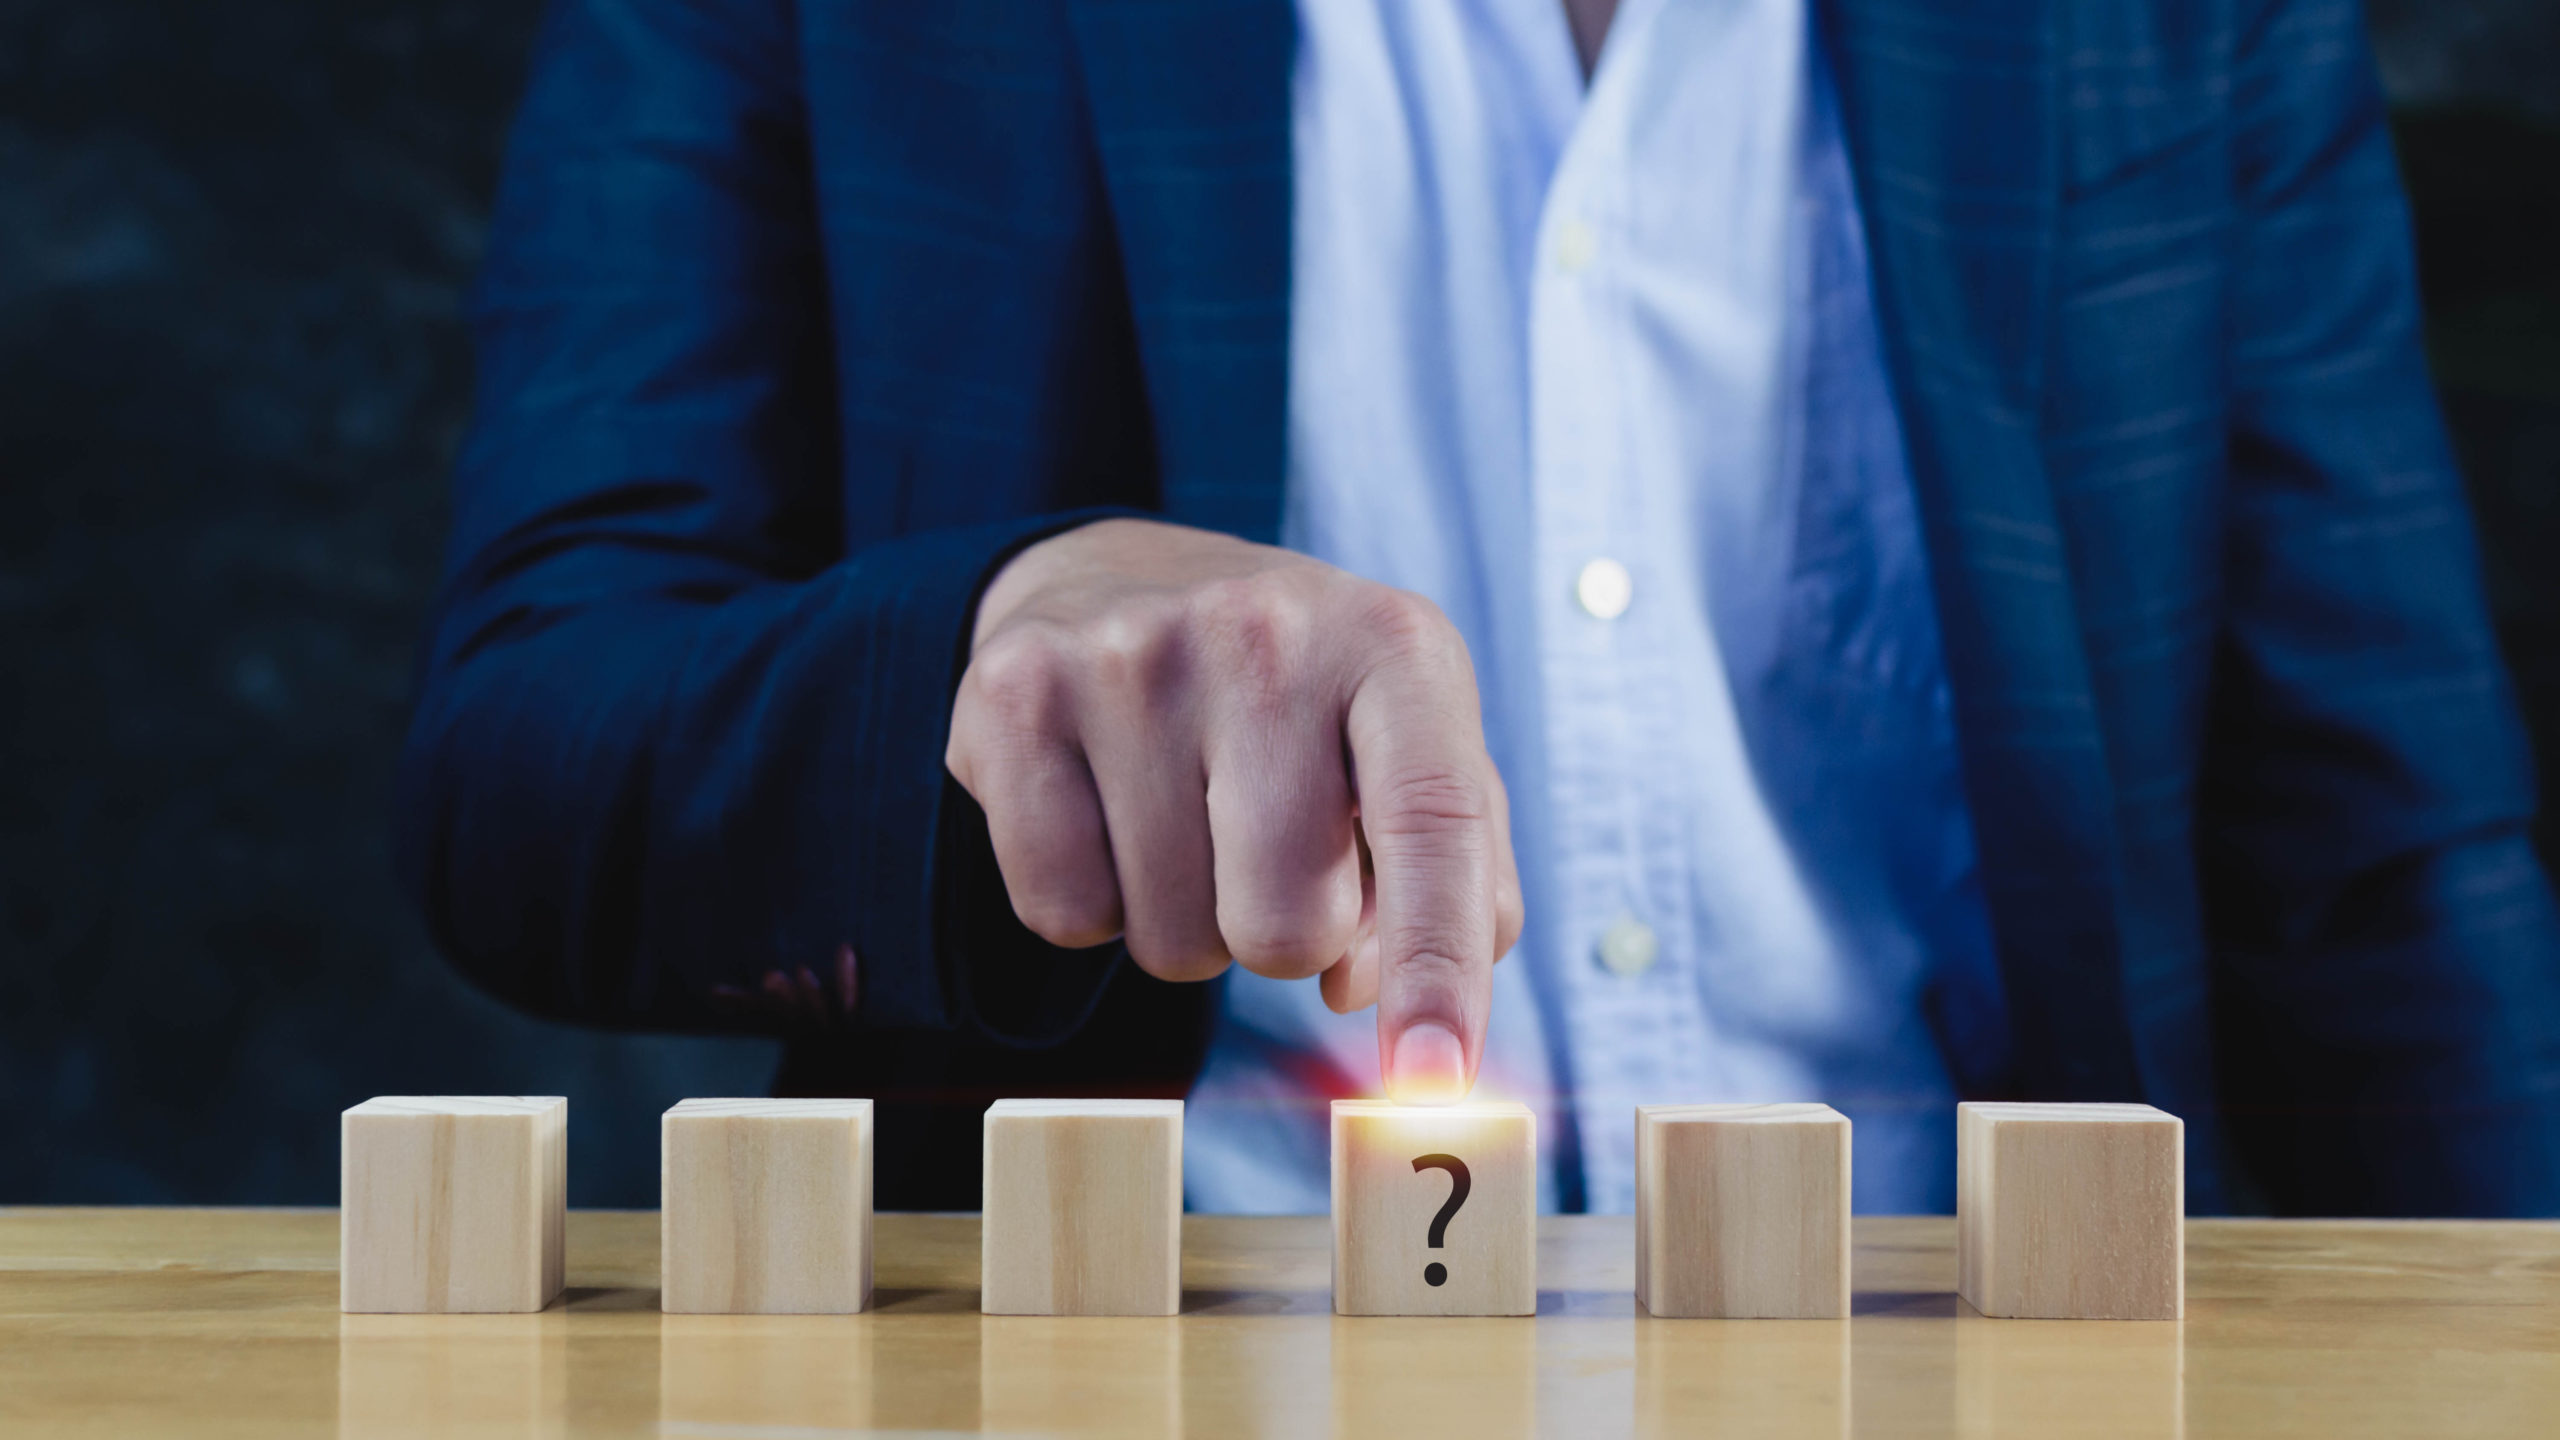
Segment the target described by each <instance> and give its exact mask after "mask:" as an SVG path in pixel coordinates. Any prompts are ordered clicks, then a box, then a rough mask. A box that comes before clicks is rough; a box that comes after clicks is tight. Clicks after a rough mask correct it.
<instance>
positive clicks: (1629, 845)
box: [1528, 134, 1707, 1209]
mask: <svg viewBox="0 0 2560 1440" xmlns="http://www.w3.org/2000/svg"><path fill="white" fill-rule="evenodd" d="M1624 170H1625V165H1624V151H1623V148H1622V147H1620V146H1618V145H1616V144H1613V143H1611V139H1610V137H1608V136H1605V135H1599V134H1580V135H1577V136H1576V137H1575V139H1574V142H1573V143H1572V145H1571V146H1569V147H1568V148H1567V151H1566V154H1565V156H1564V159H1563V162H1562V164H1561V165H1560V166H1559V167H1558V171H1557V174H1556V177H1555V180H1554V183H1553V184H1552V186H1551V187H1550V190H1549V194H1548V200H1547V205H1546V209H1545V213H1544V215H1543V216H1542V220H1541V234H1540V241H1541V243H1540V245H1539V247H1538V252H1537V253H1538V263H1537V266H1536V269H1535V272H1534V275H1533V279H1532V282H1531V296H1530V335H1529V346H1528V365H1529V390H1530V401H1531V403H1530V420H1531V423H1530V462H1531V463H1530V477H1531V483H1530V490H1531V495H1532V501H1533V505H1534V507H1535V514H1536V520H1537V523H1536V526H1535V531H1534V533H1535V537H1536V538H1535V542H1534V544H1535V555H1536V564H1535V570H1536V575H1535V581H1536V584H1537V586H1538V595H1539V601H1538V613H1539V615H1540V617H1541V624H1540V634H1541V649H1542V659H1543V665H1542V667H1541V668H1542V672H1543V675H1544V677H1545V703H1546V709H1547V723H1548V736H1549V744H1548V767H1549V787H1550V790H1549V793H1550V797H1551V805H1552V812H1551V813H1552V815H1553V817H1554V823H1555V824H1556V826H1557V830H1558V833H1557V835H1556V836H1555V839H1556V842H1557V843H1556V845H1555V849H1554V853H1555V855H1556V856H1557V863H1558V866H1559V869H1560V872H1561V873H1560V874H1559V876H1558V877H1557V878H1558V882H1559V883H1558V884H1557V886H1556V891H1555V893H1556V894H1557V895H1558V896H1559V897H1560V899H1561V900H1562V902H1563V911H1564V913H1563V914H1562V915H1560V916H1558V917H1556V920H1557V923H1556V924H1555V925H1554V926H1553V927H1551V928H1550V929H1549V930H1548V932H1547V933H1549V934H1550V935H1552V936H1554V937H1555V942H1556V947H1557V953H1556V954H1555V956H1554V961H1555V963H1556V965H1557V966H1558V968H1559V971H1560V973H1561V975H1562V977H1563V979H1564V982H1565V983H1564V984H1563V985H1561V986H1560V987H1559V989H1560V991H1561V993H1562V995H1563V998H1564V1000H1565V1003H1566V1009H1567V1015H1566V1017H1565V1020H1566V1028H1567V1033H1568V1038H1569V1044H1570V1050H1571V1053H1572V1055H1573V1056H1574V1057H1575V1074H1574V1092H1575V1093H1574V1106H1575V1112H1576V1113H1575V1118H1576V1121H1577V1126H1578V1129H1579V1133H1580V1136H1581V1140H1582V1147H1581V1148H1582V1153H1583V1170H1584V1181H1585V1185H1586V1187H1587V1194H1588V1197H1589V1201H1590V1203H1591V1205H1592V1206H1593V1207H1594V1208H1595V1209H1623V1208H1625V1207H1626V1205H1627V1204H1628V1203H1630V1201H1631V1198H1632V1194H1633V1174H1632V1157H1633V1140H1634V1137H1633V1115H1632V1111H1633V1107H1634V1105H1635V1104H1637V1103H1639V1102H1641V1101H1653V1100H1676V1099H1680V1098H1683V1097H1684V1096H1686V1095H1689V1094H1694V1093H1697V1090H1698V1086H1699V1084H1700V1081H1701V1079H1702V1075H1701V1073H1699V1072H1700V1063H1701V1059H1702V1057H1703V1054H1704V1052H1705V1044H1706V1037H1707V1026H1706V1023H1705V1017H1704V1015H1703V1013H1702V1001H1701V998H1700V993H1699V989H1698V986H1697V984H1696V979H1695V970H1694V966H1695V950H1694V945H1693V943H1692V941H1693V937H1694V926H1693V925H1692V924H1691V923H1690V917H1689V916H1688V915H1687V913H1686V910H1687V887H1686V886H1685V885H1684V884H1682V883H1681V877H1683V876H1685V875H1686V874H1687V866H1688V864H1689V863H1690V858H1691V857H1690V856H1689V855H1688V853H1687V851H1688V843H1687V840H1688V836H1687V830H1686V827H1685V826H1683V825H1682V824H1681V823H1680V821H1679V815H1678V808H1679V801H1678V798H1677V797H1678V794H1679V793H1680V792H1681V789H1682V787H1681V786H1680V784H1679V783H1678V780H1679V777H1677V776H1676V774H1673V773H1671V772H1672V768H1673V766H1674V765H1675V763H1676V762H1675V761H1674V759H1673V756H1674V753H1675V750H1676V746H1675V745H1674V744H1673V743H1672V741H1673V736H1672V733H1671V727H1672V726H1673V725H1674V724H1676V717H1675V716H1671V715H1667V714H1664V713H1662V712H1663V711H1664V710H1665V708H1666V706H1667V703H1668V701H1669V699H1670V695H1671V692H1670V690H1669V689H1668V688H1666V687H1667V677H1665V676H1663V675H1661V674H1660V667H1661V665H1662V664H1664V663H1666V657H1667V656H1668V655H1669V654H1671V653H1672V652H1673V651H1674V648H1675V647H1673V646H1672V645H1670V644H1668V643H1666V642H1667V641H1668V639H1669V636H1668V634H1667V633H1666V632H1667V629H1668V627H1669V626H1670V625H1671V624H1672V623H1673V621H1674V617H1672V616H1671V615H1670V614H1669V613H1668V611H1667V609H1666V607H1665V606H1664V605H1663V604H1662V603H1661V599H1660V595H1661V590H1662V589H1663V587H1661V586H1660V585H1658V584H1656V585H1655V586H1653V587H1652V589H1653V591H1654V594H1653V596H1652V603H1650V604H1649V603H1648V594H1647V591H1648V585H1647V580H1648V575H1649V573H1650V574H1651V575H1652V578H1654V579H1655V580H1657V581H1658V580H1659V578H1660V576H1659V573H1658V571H1656V570H1655V569H1654V567H1653V565H1652V564H1651V563H1650V562H1651V553H1652V547H1651V546H1650V545H1649V544H1648V543H1647V537H1648V535H1649V534H1650V533H1651V531H1652V527H1654V526H1656V525H1659V524H1663V523H1674V521H1675V517H1670V516H1657V515H1652V514H1649V513H1648V507H1647V506H1646V504H1645V496H1646V493H1647V487H1646V485H1645V484H1644V483H1642V482H1643V479H1644V477H1642V476H1641V475H1640V474H1639V473H1638V472H1637V471H1636V470H1635V469H1634V468H1632V467H1634V466H1636V465H1640V464H1642V463H1643V456H1642V455H1641V454H1639V453H1636V452H1637V450H1638V449H1639V447H1636V446H1633V445H1631V444H1630V443H1629V441H1630V440H1631V439H1632V438H1633V437H1632V436H1631V433H1630V430H1629V425H1630V422H1631V419H1632V417H1629V416H1627V415H1626V414H1624V412H1623V402H1622V400H1621V398H1620V393H1619V392H1620V387H1618V386H1617V385H1614V384H1613V383H1612V379H1611V370H1612V367H1613V366H1614V365H1617V364H1621V363H1624V360H1625V355H1626V347H1627V345H1628V343H1629V337H1628V336H1627V335H1626V334H1625V333H1624V325H1625V317H1624V295H1623V292H1622V290H1621V289H1620V287H1619V284H1618V277H1617V275H1616V274H1615V273H1613V266H1612V261H1613V259H1614V258H1615V256H1614V255H1613V248H1614V247H1615V246H1616V244H1617V243H1619V241H1620V239H1621V237H1622V235H1623V227H1620V226H1615V225H1613V224H1612V223H1611V212H1612V210H1613V209H1614V208H1616V207H1614V206H1613V205H1612V203H1611V201H1612V199H1613V198H1614V191H1615V189H1616V188H1617V187H1618V186H1621V185H1623V184H1624V183H1625V180H1626V177H1625V174H1624Z"/></svg>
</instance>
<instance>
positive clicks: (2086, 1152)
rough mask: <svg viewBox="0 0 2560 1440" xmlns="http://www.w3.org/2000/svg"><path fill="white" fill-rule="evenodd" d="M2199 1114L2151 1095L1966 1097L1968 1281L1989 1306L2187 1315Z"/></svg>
mask: <svg viewBox="0 0 2560 1440" xmlns="http://www.w3.org/2000/svg"><path fill="white" fill-rule="evenodd" d="M2186 1130H2187V1127H2186V1123H2185V1122H2184V1121H2182V1120H2180V1119H2179V1118H2178V1117H2177V1116H2175V1115H2171V1114H2169V1113H2167V1112H2166V1111H2161V1110H2155V1109H2153V1108H2151V1107H2150V1106H2148V1105H1959V1106H1957V1107H1956V1271H1957V1280H1956V1289H1957V1290H1958V1292H1960V1293H1961V1294H1962V1295H1963V1296H1964V1298H1965V1299H1966V1301H1968V1302H1969V1303H1971V1304H1972V1306H1973V1308H1974V1309H1976V1310H1979V1311H1981V1312H1982V1313H1983V1314H1985V1315H1992V1316H2000V1317H2017V1318H2034V1319H2045V1320H2176V1319H2178V1318H2180V1317H2182V1316H2183V1315H2185V1314H2186V1308H2187V1284H2186V1228H2187V1210H2186V1186H2187V1146H2186Z"/></svg>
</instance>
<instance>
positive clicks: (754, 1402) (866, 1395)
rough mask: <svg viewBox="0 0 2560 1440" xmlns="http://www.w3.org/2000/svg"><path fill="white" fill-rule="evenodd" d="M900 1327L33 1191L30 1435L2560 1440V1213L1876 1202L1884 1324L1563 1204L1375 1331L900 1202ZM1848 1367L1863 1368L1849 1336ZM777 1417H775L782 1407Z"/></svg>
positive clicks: (644, 1245)
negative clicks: (2092, 1267)
mask: <svg viewBox="0 0 2560 1440" xmlns="http://www.w3.org/2000/svg"><path fill="white" fill-rule="evenodd" d="M878 1225H879V1231H878V1241H879V1245H878V1274H879V1289H878V1291H877V1292H876V1300H875V1305H874V1307H873V1308H872V1309H871V1310H869V1311H866V1312H864V1313H863V1314H860V1315H816V1316H791V1315H748V1316H687V1315H663V1314H660V1313H659V1310H658V1303H657V1287H658V1278H659V1277H658V1257H659V1244H660V1241H659V1225H658V1217H657V1216H656V1215H654V1214H651V1213H649V1212H647V1211H588V1210H576V1211H571V1212H570V1214H569V1217H568V1278H569V1285H570V1289H569V1291H568V1293H567V1295H566V1296H565V1297H564V1299H563V1300H562V1302H561V1303H559V1304H557V1305H554V1306H552V1307H551V1308H550V1309H549V1310H547V1311H545V1312H544V1313H542V1314H539V1315H341V1314H339V1313H338V1309H337V1294H338V1283H337V1257H338V1222H337V1216H336V1215H334V1214H333V1213H331V1212H330V1211H328V1210H325V1209H323V1210H140V1209H134V1210H52V1209H42V1210H27V1209H9V1208H6V1207H0V1434H6V1435H10V1436H16V1435H20V1434H24V1435H30V1436H37V1435H40V1436H44V1437H46V1440H164V1437H179V1436H183V1437H187V1440H208V1437H210V1440H232V1437H238V1440H350V1437H362V1440H382V1437H399V1436H412V1435H413V1436H421V1437H423V1436H430V1435H473V1436H495V1435H509V1436H515V1435H526V1436H531V1435H542V1436H559V1435H691V1436H714V1435H734V1436H741V1437H743V1436H748V1435H769V1436H779V1435H784V1434H820V1433H833V1432H834V1431H840V1430H849V1431H854V1432H857V1433H859V1432H861V1431H863V1430H865V1429H870V1430H875V1431H886V1432H891V1433H896V1432H899V1431H923V1432H959V1433H963V1434H968V1433H975V1432H979V1431H987V1432H992V1433H1010V1434H1016V1435H1019V1434H1023V1433H1026V1432H1032V1433H1040V1434H1052V1435H1073V1436H1080V1435H1105V1434H1107V1435H1113V1436H1130V1437H1138V1440H1158V1437H1161V1440H1174V1437H1195V1440H1196V1437H1199V1436H1204V1435H1214V1436H1225V1435H1251V1436H1264V1437H1271V1440H1298V1437H1307V1440H1322V1437H1329V1436H1335V1435H1349V1436H1365V1435H1378V1436H1398V1437H1402V1436H1421V1435H1465V1436H1487V1437H1491V1436H1514V1435H1572V1436H1581V1435H1618V1434H1629V1433H1632V1434H1637V1435H1752V1436H1757V1435H1785V1436H1798V1435H1803V1436H1824V1437H1833V1436H1840V1435H1844V1434H1855V1435H1859V1436H1906V1435H1907V1436H1954V1437H2012V1436H2014V1437H2020V1440H2029V1437H2032V1440H2049V1437H2054V1436H2095V1435H2104V1436H2111V1437H2127V1440H2149V1437H2157V1440H2172V1437H2183V1440H2203V1437H2208V1436H2222V1435H2247V1436H2250V1437H2253V1440H2257V1437H2265V1440H2381V1437H2393V1440H2397V1437H2404V1436H2410V1435H2460V1436H2463V1437H2465V1440H2548V1437H2549V1436H2550V1434H2551V1417H2552V1416H2553V1415H2555V1414H2560V1224H2554V1223H2550V1222H2536V1221H2498V1222H2460V1221H2451V1222H2435V1221H2369V1220H2368V1221H2293V1220H2196V1221H2194V1222H2192V1223H2190V1224H2189V1225H2188V1227H2187V1244H2188V1269H2187V1279H2188V1306H2187V1319H2186V1322H2185V1323H2184V1324H2181V1325H2088V1324H2080V1323H2075V1322H2070V1321H2034V1320H1986V1319H1983V1318H1982V1317H1981V1316H1979V1315H1976V1314H1975V1313H1974V1312H1973V1310H1972V1309H1971V1308H1970V1307H1968V1306H1965V1305H1963V1304H1960V1303H1959V1302H1958V1301H1957V1299H1956V1297H1955V1283H1956V1237H1955V1229H1956V1227H1955V1220H1954V1218H1953V1217H1952V1216H1924V1217H1896V1216H1873V1215H1868V1216H1860V1217H1858V1219H1857V1221H1856V1231H1855V1238H1856V1242H1857V1264H1856V1275H1857V1306H1856V1308H1857V1318H1856V1319H1855V1320H1852V1321H1825V1320H1787V1321H1752V1320H1733V1321H1714V1322H1701V1321H1662V1320H1655V1319H1652V1318H1650V1317H1648V1316H1646V1315H1644V1314H1643V1313H1642V1312H1641V1311H1640V1310H1639V1309H1637V1307H1636V1304H1635V1297H1634V1294H1633V1287H1634V1284H1635V1241H1634V1234H1635V1229H1634V1220H1633V1217H1631V1216H1624V1215H1549V1216H1544V1217H1541V1218H1540V1220H1539V1222H1538V1247H1539V1248H1538V1264H1539V1297H1538V1298H1539V1314H1538V1316H1537V1318H1536V1319H1535V1320H1516V1319H1482V1320H1467V1319H1440V1318H1431V1319H1411V1320H1406V1319H1395V1318H1375V1319H1361V1320H1343V1319H1340V1318H1338V1317H1336V1316H1335V1315H1334V1313H1333V1296H1332V1289H1331V1281H1330V1276H1329V1270H1330V1265H1331V1254H1332V1245H1331V1229H1330V1225H1329V1223H1328V1221H1327V1220H1326V1218H1325V1217H1324V1216H1321V1215H1309V1216H1287V1217H1260V1216H1254V1217H1243V1216H1227V1215H1193V1216H1189V1217H1187V1218H1186V1220H1185V1223H1184V1226H1183V1265H1184V1312H1185V1313H1184V1314H1182V1315H1181V1316H1180V1317H1178V1318H1175V1319H1164V1320H1160V1319H1150V1320H1112V1321H1105V1322H1095V1321H1090V1320H1081V1319H1058V1320H1048V1319H1039V1318H1015V1317H1007V1318H1001V1319H990V1318H987V1317H984V1316H981V1315H980V1314H979V1313H978V1295H977V1284H978V1255H979V1227H978V1222H977V1220H976V1218H975V1217H972V1216H967V1215H897V1214H884V1215H882V1216H880V1217H879V1221H878ZM1844 1352H1845V1353H1844ZM758 1427H763V1428H758Z"/></svg>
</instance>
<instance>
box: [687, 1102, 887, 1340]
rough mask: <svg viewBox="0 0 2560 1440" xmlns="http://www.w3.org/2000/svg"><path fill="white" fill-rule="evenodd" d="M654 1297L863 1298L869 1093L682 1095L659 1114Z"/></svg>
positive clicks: (811, 1304) (817, 1306)
mask: <svg viewBox="0 0 2560 1440" xmlns="http://www.w3.org/2000/svg"><path fill="white" fill-rule="evenodd" d="M659 1140H660V1144H659V1152H658V1164H659V1170H658V1183H659V1193H660V1197H661V1198H660V1202H659V1203H660V1207H661V1209H662V1211H663V1212H664V1218H663V1219H662V1220H661V1221H660V1224H659V1230H658V1235H659V1274H660V1276H661V1277H662V1281H663V1284H664V1286H665V1290H664V1293H663V1295H662V1297H661V1299H660V1302H659V1303H660V1308H662V1309H664V1310H666V1311H667V1312H668V1313H670V1314H679V1315H681V1314H713V1315H750V1314H762V1315H849V1314H852V1313H853V1312H854V1311H857V1310H860V1309H863V1308H864V1307H866V1306H868V1305H869V1304H870V1303H871V1102H870V1101H868V1100H686V1101H683V1102H681V1103H679V1104H678V1105H677V1106H676V1107H675V1108H674V1109H672V1110H669V1111H668V1112H667V1113H666V1115H665V1117H664V1118H663V1119H662V1120H660V1122H659Z"/></svg>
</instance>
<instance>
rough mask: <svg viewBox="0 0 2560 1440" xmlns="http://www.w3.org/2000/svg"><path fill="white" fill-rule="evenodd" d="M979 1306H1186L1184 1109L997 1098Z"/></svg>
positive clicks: (1104, 1311)
mask: <svg viewBox="0 0 2560 1440" xmlns="http://www.w3.org/2000/svg"><path fill="white" fill-rule="evenodd" d="M985 1195H986V1199H985V1202H984V1203H985V1206H986V1216H985V1220H984V1222H983V1224H982V1226H981V1229H980V1233H981V1235H982V1236H983V1237H984V1238H983V1239H982V1241H981V1242H980V1243H981V1246H982V1248H981V1250H980V1252H979V1273H980V1282H979V1301H978V1308H979V1309H981V1310H983V1311H985V1312H986V1313H987V1314H989V1315H1171V1314H1173V1313H1175V1312H1176V1311H1178V1310H1180V1309H1181V1308H1182V1102H1181V1101H1179V1100H999V1101H997V1102H996V1103H995V1104H994V1105H993V1106H990V1107H989V1108H988V1110H987V1121H986V1180H985Z"/></svg>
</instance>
